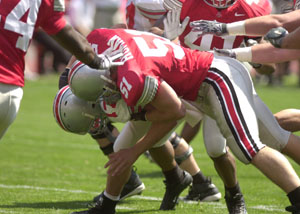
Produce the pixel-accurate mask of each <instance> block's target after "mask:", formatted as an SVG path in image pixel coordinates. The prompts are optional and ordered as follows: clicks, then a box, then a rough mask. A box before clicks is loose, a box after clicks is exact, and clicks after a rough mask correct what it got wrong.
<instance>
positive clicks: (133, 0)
mask: <svg viewBox="0 0 300 214" xmlns="http://www.w3.org/2000/svg"><path fill="white" fill-rule="evenodd" d="M166 12H167V11H166V10H165V8H164V6H163V0H128V1H127V5H126V22H127V25H128V28H129V29H134V30H140V31H149V29H150V28H151V27H152V26H153V21H156V20H157V19H159V18H161V17H162V16H163V15H164V14H165V13H166Z"/></svg>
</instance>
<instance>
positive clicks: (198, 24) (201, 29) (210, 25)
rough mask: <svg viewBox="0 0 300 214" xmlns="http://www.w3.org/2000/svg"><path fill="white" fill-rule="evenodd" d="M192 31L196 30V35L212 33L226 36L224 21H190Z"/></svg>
mask: <svg viewBox="0 0 300 214" xmlns="http://www.w3.org/2000/svg"><path fill="white" fill-rule="evenodd" d="M190 27H191V28H192V31H193V32H198V36H199V37H200V36H203V35H205V34H213V35H216V36H226V35H228V31H227V28H226V24H225V23H220V22H217V21H208V20H198V21H193V22H191V23H190Z"/></svg>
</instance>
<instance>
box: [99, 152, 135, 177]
mask: <svg viewBox="0 0 300 214" xmlns="http://www.w3.org/2000/svg"><path fill="white" fill-rule="evenodd" d="M137 158H138V155H137V154H136V153H135V152H134V149H133V147H131V148H128V149H121V150H120V151H118V152H116V153H112V154H110V155H109V161H108V162H107V163H106V164H105V166H104V167H105V168H108V170H107V173H108V174H109V175H111V176H118V175H120V174H122V173H123V172H124V171H125V170H126V169H128V168H129V167H131V166H132V165H133V163H134V162H135V161H136V160H137Z"/></svg>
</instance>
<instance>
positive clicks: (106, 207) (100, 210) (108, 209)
mask: <svg viewBox="0 0 300 214" xmlns="http://www.w3.org/2000/svg"><path fill="white" fill-rule="evenodd" d="M117 203H118V201H113V200H111V199H109V198H107V197H106V196H105V195H104V194H103V193H102V194H101V195H100V197H99V200H98V201H97V202H96V204H95V206H94V207H92V208H90V209H89V210H83V211H78V212H72V213H70V214H115V213H116V205H117Z"/></svg>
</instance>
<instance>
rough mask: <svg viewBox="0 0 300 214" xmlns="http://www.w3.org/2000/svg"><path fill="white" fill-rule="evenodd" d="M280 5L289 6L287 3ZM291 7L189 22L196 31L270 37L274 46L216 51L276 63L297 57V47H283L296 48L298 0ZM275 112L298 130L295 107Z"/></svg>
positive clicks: (284, 124) (284, 123)
mask: <svg viewBox="0 0 300 214" xmlns="http://www.w3.org/2000/svg"><path fill="white" fill-rule="evenodd" d="M284 8H289V6H287V7H284ZM294 10H295V11H293V12H289V13H285V14H272V15H266V16H262V17H256V18H251V19H247V20H244V21H239V22H233V23H229V24H225V23H219V22H211V21H207V20H199V21H195V22H193V23H191V25H192V27H193V31H195V33H197V34H198V35H203V34H216V35H221V36H222V35H223V36H225V35H250V36H263V35H265V37H264V38H265V40H268V41H270V43H271V44H272V45H273V46H274V47H272V46H271V45H269V44H260V45H258V46H253V47H251V48H242V49H233V50H232V51H231V50H220V51H219V54H222V55H227V56H229V57H235V58H237V59H238V60H240V61H246V62H254V63H266V62H267V63H270V62H275V63H280V62H286V61H289V60H295V59H299V57H298V56H299V51H297V50H286V49H300V40H299V35H300V27H299V20H300V10H299V1H296V0H295V1H294ZM288 32H289V33H288ZM279 48H281V49H279ZM224 51H225V52H224ZM220 52H221V53H220ZM275 116H276V118H277V120H278V122H279V123H280V125H281V126H282V127H284V128H285V129H287V130H289V131H299V130H300V123H299V118H300V114H299V111H294V110H292V109H291V110H288V109H286V110H283V111H281V112H278V113H276V114H275Z"/></svg>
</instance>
